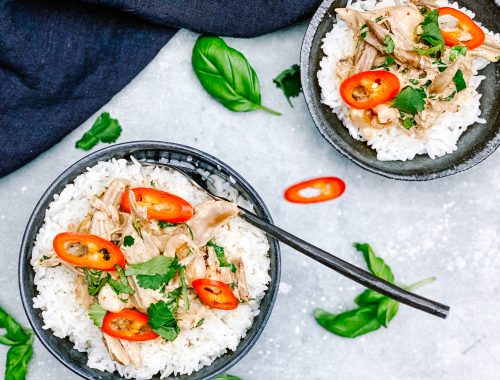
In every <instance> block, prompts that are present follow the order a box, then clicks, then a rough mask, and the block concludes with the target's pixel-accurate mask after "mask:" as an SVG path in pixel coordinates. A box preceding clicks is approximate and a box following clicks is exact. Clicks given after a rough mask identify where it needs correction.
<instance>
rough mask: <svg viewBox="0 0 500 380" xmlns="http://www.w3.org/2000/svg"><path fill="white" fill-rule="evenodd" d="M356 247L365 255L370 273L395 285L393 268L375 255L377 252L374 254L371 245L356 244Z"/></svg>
mask: <svg viewBox="0 0 500 380" xmlns="http://www.w3.org/2000/svg"><path fill="white" fill-rule="evenodd" d="M354 247H355V248H356V249H357V250H358V251H360V252H361V253H363V256H364V258H365V261H366V265H367V266H368V269H369V270H370V272H372V273H373V274H374V275H375V276H377V277H380V278H381V279H383V280H386V281H388V282H390V283H394V274H393V273H392V270H391V268H390V267H389V265H387V264H386V263H385V261H384V259H382V258H380V257H377V256H376V255H375V252H373V249H372V247H371V246H370V244H367V243H364V244H360V243H354Z"/></svg>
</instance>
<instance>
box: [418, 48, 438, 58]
mask: <svg viewBox="0 0 500 380" xmlns="http://www.w3.org/2000/svg"><path fill="white" fill-rule="evenodd" d="M442 48H443V46H442V45H436V46H433V47H430V48H428V49H420V48H417V47H416V48H415V51H416V52H417V53H418V54H420V55H427V56H430V57H434V56H435V55H436V54H437V53H438V52H440V51H441V50H442Z"/></svg>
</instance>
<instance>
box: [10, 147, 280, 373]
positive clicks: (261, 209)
mask: <svg viewBox="0 0 500 380" xmlns="http://www.w3.org/2000/svg"><path fill="white" fill-rule="evenodd" d="M130 156H134V158H136V159H137V160H139V161H141V162H143V161H146V162H149V163H156V162H159V160H160V159H162V158H163V159H173V160H178V161H183V162H188V163H190V164H192V165H194V166H196V167H199V168H202V169H204V170H207V171H209V172H211V173H214V174H217V175H219V176H221V177H222V178H224V179H226V180H229V178H230V177H231V179H232V180H234V182H233V181H231V182H232V184H233V186H234V187H235V188H236V189H237V190H238V191H239V192H240V194H241V195H242V196H243V197H244V198H246V199H247V200H249V201H251V202H252V203H253V205H254V210H255V213H256V214H258V215H259V216H261V217H263V218H264V219H265V220H267V221H268V222H272V219H271V215H270V214H269V211H268V209H267V208H266V206H265V204H264V202H263V201H262V199H261V198H260V196H259V195H258V194H257V192H256V191H255V190H254V189H253V188H252V187H251V186H250V184H249V183H248V182H247V181H245V179H244V178H243V177H241V176H240V175H239V174H238V173H237V172H236V171H234V170H233V169H231V168H230V167H229V166H227V165H226V164H225V163H223V162H222V161H220V160H218V159H217V158H215V157H212V156H210V155H208V154H207V153H204V152H202V151H199V150H197V149H194V148H190V147H188V146H184V145H178V144H172V143H165V142H156V141H139V142H129V143H124V144H117V145H113V146H111V147H109V148H105V149H102V150H99V151H96V152H94V153H92V154H90V155H88V156H86V157H85V158H83V159H81V160H80V161H78V162H76V163H75V164H73V165H72V166H71V167H70V168H68V169H67V170H66V171H65V172H64V173H62V174H61V175H60V176H59V177H58V178H57V179H56V180H55V181H54V183H52V185H50V187H49V188H48V189H47V190H46V191H45V193H44V194H43V196H42V198H41V199H40V201H39V202H38V204H37V205H36V207H35V210H34V211H33V213H32V215H31V218H30V220H29V222H28V226H27V227H26V231H25V233H24V237H23V241H22V244H21V253H20V258H19V288H20V291H21V299H22V302H23V307H24V310H25V312H26V314H27V316H28V320H29V322H30V324H31V326H32V327H33V329H34V331H35V333H36V335H37V336H38V338H39V339H40V341H41V342H42V343H43V345H44V346H45V347H46V348H47V350H49V352H50V353H51V354H52V355H54V356H55V357H56V358H57V359H58V360H59V361H60V362H61V363H62V364H64V365H65V366H66V367H68V368H69V369H70V370H72V371H73V372H74V373H76V374H78V375H80V376H81V377H83V378H85V379H100V380H111V379H120V378H121V377H120V376H119V375H118V374H117V373H116V372H115V373H109V372H102V371H99V370H96V369H93V368H90V367H88V366H87V364H86V363H87V354H86V353H82V352H78V351H77V350H75V349H74V348H73V343H72V342H70V341H69V339H68V338H66V339H59V338H57V337H56V336H54V335H53V334H52V331H51V330H44V329H43V328H42V326H43V319H42V313H41V310H40V309H34V308H33V297H34V296H36V294H37V290H36V287H35V285H34V284H33V278H34V275H35V272H34V271H33V268H32V266H31V264H30V259H31V250H32V248H33V246H34V243H35V239H36V235H37V233H38V230H39V229H40V227H41V226H42V224H43V221H44V217H45V210H46V209H47V207H48V205H49V203H50V202H52V200H53V197H54V195H55V194H59V193H60V192H61V191H62V190H63V188H64V187H65V186H66V185H67V184H68V183H71V182H72V181H73V180H74V179H75V177H77V176H78V175H80V174H81V173H83V172H85V170H86V168H87V167H91V166H94V165H96V164H97V163H98V162H99V161H105V160H109V159H111V158H117V159H118V158H126V159H128V158H130ZM269 245H270V251H269V255H270V258H271V268H270V270H269V275H270V276H271V283H270V284H269V289H268V291H267V292H266V294H265V296H264V298H263V299H262V301H261V304H260V313H259V315H258V316H257V317H256V318H255V319H254V322H253V324H252V326H251V327H250V329H249V330H248V331H247V335H246V337H245V338H243V339H242V340H241V341H240V344H239V345H238V347H237V349H236V351H230V352H228V353H226V354H224V355H223V356H221V357H219V358H218V359H216V360H215V361H214V362H213V363H212V364H211V365H210V366H208V367H203V368H202V369H200V370H199V371H197V372H195V373H193V374H191V375H190V376H176V377H173V376H172V377H168V379H179V380H181V379H188V378H189V379H196V380H201V379H210V378H212V377H214V376H216V375H218V374H221V373H223V372H226V371H227V370H228V369H229V368H230V367H232V366H233V365H234V364H236V363H237V362H238V361H239V360H240V359H241V358H242V357H243V356H244V355H245V354H246V353H247V352H248V351H249V350H250V349H251V348H252V346H253V345H254V344H255V342H256V341H257V339H258V338H259V336H260V334H261V333H262V331H263V329H264V327H265V325H266V323H267V320H268V319H269V316H270V315H271V311H272V308H273V305H274V301H275V299H276V295H277V294H278V285H279V279H280V265H281V261H280V250H279V246H278V243H277V242H276V240H274V239H271V238H269ZM154 379H159V376H155V377H154Z"/></svg>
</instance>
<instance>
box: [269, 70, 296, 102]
mask: <svg viewBox="0 0 500 380" xmlns="http://www.w3.org/2000/svg"><path fill="white" fill-rule="evenodd" d="M273 82H274V83H275V84H276V86H277V87H278V88H281V91H283V94H284V95H285V96H286V100H288V103H289V104H290V107H293V105H292V102H291V101H290V98H295V97H297V96H299V94H300V91H302V84H301V82H300V67H299V65H293V66H292V67H290V68H289V69H286V70H284V71H282V72H281V74H280V75H278V76H277V77H276V78H274V79H273Z"/></svg>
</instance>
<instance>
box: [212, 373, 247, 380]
mask: <svg viewBox="0 0 500 380" xmlns="http://www.w3.org/2000/svg"><path fill="white" fill-rule="evenodd" d="M214 380H243V379H242V378H241V377H238V376H234V375H229V374H227V373H225V374H223V375H219V376H217V377H216V378H215V379H214Z"/></svg>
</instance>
